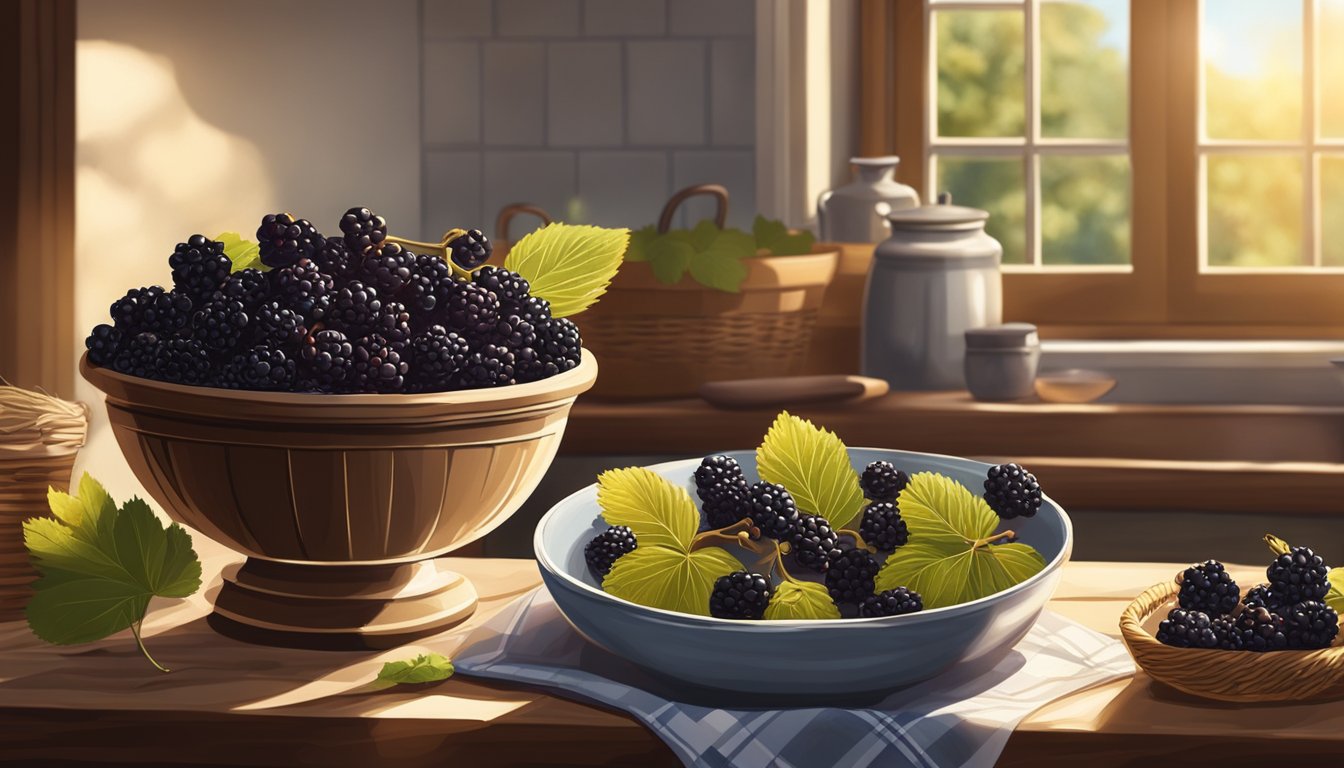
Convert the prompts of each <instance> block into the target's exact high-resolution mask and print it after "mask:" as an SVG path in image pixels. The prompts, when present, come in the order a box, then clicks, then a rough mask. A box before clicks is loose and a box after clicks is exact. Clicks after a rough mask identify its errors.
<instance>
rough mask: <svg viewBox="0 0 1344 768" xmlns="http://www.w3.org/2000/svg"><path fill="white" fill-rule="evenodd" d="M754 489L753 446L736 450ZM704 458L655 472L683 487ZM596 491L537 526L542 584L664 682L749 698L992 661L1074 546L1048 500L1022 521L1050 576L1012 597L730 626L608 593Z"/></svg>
mask: <svg viewBox="0 0 1344 768" xmlns="http://www.w3.org/2000/svg"><path fill="white" fill-rule="evenodd" d="M729 455H731V456H733V457H734V458H736V459H737V460H738V462H739V463H740V464H741V465H742V468H743V471H744V472H745V474H746V475H747V480H748V481H749V482H755V481H756V480H757V479H758V478H757V476H756V471H755V467H756V457H755V453H754V452H752V451H738V452H735V453H730V454H729ZM849 456H850V460H851V461H852V462H853V463H854V467H855V468H856V469H858V470H862V469H863V467H864V466H866V465H867V464H868V462H870V461H875V460H877V459H886V460H887V461H890V462H892V463H893V464H895V465H896V466H897V467H899V468H901V469H903V470H905V471H906V472H908V473H910V474H914V473H916V472H925V471H929V472H939V473H942V474H944V475H947V476H949V477H951V478H953V479H954V480H957V481H958V482H960V483H962V484H963V485H965V486H966V487H967V488H970V489H972V490H979V489H980V488H981V487H982V485H983V483H984V478H985V472H986V470H987V469H988V467H989V465H988V464H982V463H980V462H976V461H969V460H967V459H959V458H954V457H951V456H937V455H933V454H926V453H910V452H906V451H892V450H882V449H872V448H851V449H850V450H849ZM699 464H700V460H699V459H686V460H684V461H672V462H667V463H665V464H656V465H654V466H651V467H649V469H651V470H653V471H654V472H657V473H658V474H660V475H662V476H663V477H666V478H667V479H669V480H671V481H672V482H673V483H676V484H677V485H681V486H684V487H685V488H686V489H687V490H688V491H690V493H691V494H692V497H693V498H694V494H695V484H694V481H693V480H692V479H691V473H692V472H694V471H695V468H696V467H697V466H698V465H699ZM605 528H606V524H605V523H604V522H603V521H602V519H601V513H600V510H599V508H598V505H597V486H596V485H590V486H588V487H587V488H584V489H583V490H581V491H578V492H577V493H574V494H573V495H571V496H569V497H568V498H566V499H564V500H563V501H561V502H560V503H559V504H556V505H555V506H554V507H553V508H552V509H551V510H550V511H549V512H547V513H546V515H545V516H544V517H543V518H542V519H541V522H540V523H539V524H538V525H537V531H536V536H535V539H534V545H535V548H536V553H537V562H538V563H539V564H540V565H541V575H542V580H543V582H544V583H545V584H546V588H547V589H548V590H550V592H551V595H552V596H553V597H554V598H555V602H556V605H558V606H559V608H560V610H561V612H562V613H564V615H565V618H566V619H568V621H569V623H570V624H572V625H573V626H574V628H575V629H577V630H578V631H579V632H580V633H582V634H583V635H584V636H585V637H587V638H588V639H589V640H591V641H592V642H594V643H596V644H597V645H599V646H602V647H603V648H605V649H607V650H608V651H610V652H612V653H613V654H615V655H617V656H619V657H621V658H624V659H626V660H628V661H630V662H633V663H634V664H636V665H638V666H640V667H643V668H644V669H646V670H648V671H650V672H652V673H654V674H655V675H657V676H659V677H662V678H664V679H671V680H673V681H676V682H679V683H682V684H686V685H689V686H693V687H697V688H701V689H711V690H719V691H732V692H734V693H739V694H748V695H768V696H784V697H789V698H794V699H797V698H822V697H836V696H847V695H854V694H871V693H878V692H882V691H889V690H894V689H897V688H902V687H905V686H909V685H913V684H915V683H918V682H921V681H923V680H927V679H929V678H932V677H935V676H937V675H938V674H940V673H942V672H944V671H946V670H948V669H950V668H951V667H953V666H954V665H962V664H976V665H979V664H986V665H989V664H993V663H995V662H997V661H998V660H999V659H1001V658H1003V657H1004V656H1005V655H1007V653H1008V651H1009V650H1011V649H1012V647H1013V646H1014V645H1015V644H1016V643H1017V641H1018V640H1021V639H1022V637H1023V636H1024V635H1026V633H1027V631H1028V630H1030V629H1031V626H1032V624H1033V623H1035V621H1036V617H1037V616H1039V615H1040V612H1041V610H1042V609H1043V608H1044V607H1045V604H1046V601H1048V600H1049V599H1050V596H1051V594H1053V593H1054V590H1055V585H1056V584H1057V583H1058V582H1059V577H1060V567H1061V566H1062V565H1063V564H1064V562H1065V561H1066V560H1068V558H1069V553H1070V552H1071V551H1072V549H1073V527H1072V525H1071V524H1070V522H1069V517H1068V515H1067V514H1065V512H1064V510H1063V509H1061V508H1060V507H1059V505H1057V504H1055V503H1054V501H1052V500H1050V499H1049V498H1048V497H1047V498H1046V499H1045V502H1044V503H1043V504H1042V505H1041V509H1040V512H1038V513H1037V514H1036V516H1035V517H1033V518H1030V519H1018V520H1014V521H1012V529H1013V530H1014V531H1016V532H1017V534H1018V538H1019V540H1020V541H1022V542H1025V543H1027V544H1030V545H1031V546H1033V547H1035V548H1036V549H1037V550H1038V551H1039V552H1040V553H1041V555H1042V556H1043V557H1044V558H1045V560H1046V567H1045V569H1044V570H1043V571H1041V572H1040V573H1038V574H1036V575H1035V576H1033V577H1031V578H1030V579H1028V580H1026V581H1024V582H1022V583H1021V584H1017V585H1016V586H1013V587H1010V588H1009V589H1006V590H1004V591H1002V592H998V593H996V594H993V595H990V596H989V597H985V598H981V599H979V600H975V601H973V602H969V603H963V604H961V605H954V606H949V607H946V608H938V609H932V610H925V611H921V612H919V613H914V614H909V615H906V616H887V617H881V618H872V619H837V620H826V621H731V620H727V619H716V618H712V617H708V616H692V615H688V614H684V613H676V612H673V611H664V610H660V609H657V608H649V607H646V606H643V605H638V604H635V603H631V602H629V601H626V600H623V599H621V598H619V597H614V596H612V595H609V594H607V593H606V592H603V591H602V589H601V587H599V585H598V582H597V581H596V580H595V579H593V577H592V575H591V574H589V573H588V569H587V567H586V565H585V564H584V559H583V547H584V544H586V543H587V542H588V540H589V539H591V538H592V537H593V536H595V535H596V534H597V533H599V532H601V531H602V530H605Z"/></svg>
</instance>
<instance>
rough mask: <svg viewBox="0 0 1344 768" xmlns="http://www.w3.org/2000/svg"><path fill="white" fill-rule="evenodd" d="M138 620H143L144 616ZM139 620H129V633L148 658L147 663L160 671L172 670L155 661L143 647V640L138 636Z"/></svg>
mask: <svg viewBox="0 0 1344 768" xmlns="http://www.w3.org/2000/svg"><path fill="white" fill-rule="evenodd" d="M140 621H144V618H143V617H141V619H140ZM140 621H134V622H131V634H132V635H135V644H136V645H138V646H139V647H140V652H141V653H143V654H144V655H145V658H146V659H149V663H150V664H153V665H154V668H155V669H157V670H159V671H160V672H171V671H172V670H171V669H168V668H167V667H165V666H163V665H162V664H160V663H159V662H157V661H155V660H154V657H153V656H150V655H149V649H148V648H146V647H145V641H144V640H143V639H141V637H140Z"/></svg>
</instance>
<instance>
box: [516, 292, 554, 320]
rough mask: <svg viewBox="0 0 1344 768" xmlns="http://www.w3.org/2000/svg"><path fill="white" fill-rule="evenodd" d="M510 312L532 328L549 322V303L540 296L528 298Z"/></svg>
mask: <svg viewBox="0 0 1344 768" xmlns="http://www.w3.org/2000/svg"><path fill="white" fill-rule="evenodd" d="M510 310H511V311H513V312H515V313H517V315H518V316H519V317H521V318H523V319H524V320H526V321H527V322H529V323H531V324H532V325H534V326H541V325H545V324H547V323H549V322H550V320H551V302H549V301H547V300H545V299H543V298H541V297H540V296H528V297H526V298H524V299H523V300H522V301H519V302H518V303H517V305H516V306H513V307H510Z"/></svg>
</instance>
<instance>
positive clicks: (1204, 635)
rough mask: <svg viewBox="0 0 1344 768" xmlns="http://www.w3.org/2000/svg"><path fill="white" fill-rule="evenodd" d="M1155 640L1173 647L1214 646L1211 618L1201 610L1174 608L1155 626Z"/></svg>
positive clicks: (1216, 637) (1215, 641)
mask: <svg viewBox="0 0 1344 768" xmlns="http://www.w3.org/2000/svg"><path fill="white" fill-rule="evenodd" d="M1157 641H1158V642H1159V643H1163V644H1166V645H1170V646H1173V647H1175V648H1216V647H1218V636H1217V635H1216V634H1214V631H1213V620H1212V619H1210V618H1209V615H1208V614H1207V613H1204V612H1203V611H1191V610H1187V609H1185V608H1176V609H1174V610H1172V612H1171V613H1168V614H1167V618H1165V619H1163V620H1162V623H1161V624H1159V625H1158V626H1157Z"/></svg>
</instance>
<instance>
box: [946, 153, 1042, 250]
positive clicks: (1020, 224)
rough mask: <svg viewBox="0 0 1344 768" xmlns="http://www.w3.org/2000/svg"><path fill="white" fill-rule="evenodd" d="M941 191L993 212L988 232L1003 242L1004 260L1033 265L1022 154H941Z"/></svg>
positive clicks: (957, 201) (956, 200)
mask: <svg viewBox="0 0 1344 768" xmlns="http://www.w3.org/2000/svg"><path fill="white" fill-rule="evenodd" d="M935 162H936V163H937V166H938V190H939V191H941V192H951V193H952V202H954V203H957V204H958V205H968V206H971V207H972V208H983V209H984V210H986V211H989V222H988V223H987V224H986V225H985V231H987V232H989V234H991V235H993V236H994V238H995V239H997V240H998V241H999V242H1000V243H1002V244H1003V263H1005V264H1029V263H1031V261H1032V259H1031V257H1030V255H1029V254H1028V253H1027V247H1026V245H1027V235H1026V218H1027V198H1026V175H1025V173H1024V167H1023V164H1022V158H1020V157H1007V158H1005V157H948V156H947V155H939V156H938V157H937V159H936V160H935Z"/></svg>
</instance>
